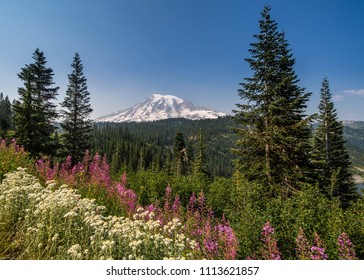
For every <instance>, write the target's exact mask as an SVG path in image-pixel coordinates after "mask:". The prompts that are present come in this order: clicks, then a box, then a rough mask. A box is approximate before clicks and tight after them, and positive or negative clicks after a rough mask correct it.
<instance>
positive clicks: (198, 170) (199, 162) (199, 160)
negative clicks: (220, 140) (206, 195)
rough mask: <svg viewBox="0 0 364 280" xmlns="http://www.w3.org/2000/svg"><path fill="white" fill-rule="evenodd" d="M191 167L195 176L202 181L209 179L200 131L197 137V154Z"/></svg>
mask: <svg viewBox="0 0 364 280" xmlns="http://www.w3.org/2000/svg"><path fill="white" fill-rule="evenodd" d="M193 167H194V169H193V173H194V175H195V176H197V177H199V178H200V179H201V180H203V181H207V180H208V179H209V175H210V174H209V172H208V171H207V160H206V151H205V143H204V138H203V134H202V130H200V133H199V136H198V146H197V153H196V156H195V161H194V166H193Z"/></svg>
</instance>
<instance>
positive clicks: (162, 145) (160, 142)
mask: <svg viewBox="0 0 364 280" xmlns="http://www.w3.org/2000/svg"><path fill="white" fill-rule="evenodd" d="M234 125H235V124H234V122H233V120H232V119H231V117H224V118H218V119H216V120H213V119H212V120H199V121H191V120H187V119H169V120H163V121H156V122H145V123H96V124H95V127H94V138H93V139H94V140H93V141H94V150H95V151H97V152H99V153H100V154H106V155H107V157H108V159H109V161H110V162H111V166H112V169H113V170H114V171H117V170H119V169H120V168H127V169H128V170H130V171H136V170H144V169H149V168H152V169H154V170H164V171H167V172H169V171H171V165H172V161H173V147H174V141H175V136H176V134H177V132H180V133H182V135H183V137H184V140H185V146H186V147H185V149H186V151H187V154H188V157H189V158H188V161H189V162H190V164H192V162H193V161H194V158H195V156H196V154H197V152H198V144H199V136H200V134H201V135H202V137H203V145H204V147H205V156H206V165H207V171H208V173H209V174H210V175H211V176H214V177H215V176H224V177H230V176H231V174H232V170H233V161H232V160H233V154H232V153H231V151H230V150H231V148H232V146H233V143H234V138H235V137H234V135H233V133H232V127H233V126H234Z"/></svg>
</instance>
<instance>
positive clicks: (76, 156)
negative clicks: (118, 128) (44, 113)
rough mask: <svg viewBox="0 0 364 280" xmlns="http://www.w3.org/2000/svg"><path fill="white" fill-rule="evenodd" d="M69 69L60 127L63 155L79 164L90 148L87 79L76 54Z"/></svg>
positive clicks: (90, 122) (89, 110)
mask: <svg viewBox="0 0 364 280" xmlns="http://www.w3.org/2000/svg"><path fill="white" fill-rule="evenodd" d="M71 67H72V69H73V70H72V73H71V74H69V75H68V89H67V91H66V96H65V99H64V101H63V102H62V103H61V106H62V107H63V109H62V110H61V113H62V117H63V122H62V123H61V127H62V129H63V145H64V153H65V155H70V156H71V157H72V160H73V161H74V162H79V161H81V160H82V158H83V155H84V153H85V151H86V150H88V149H90V147H91V137H92V121H91V119H90V114H91V113H92V108H91V104H90V93H89V92H88V90H87V84H86V82H87V79H86V77H85V76H84V74H83V65H82V62H81V58H80V56H79V54H78V53H76V54H75V56H74V58H73V62H72V64H71Z"/></svg>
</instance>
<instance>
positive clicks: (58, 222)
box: [0, 168, 196, 260]
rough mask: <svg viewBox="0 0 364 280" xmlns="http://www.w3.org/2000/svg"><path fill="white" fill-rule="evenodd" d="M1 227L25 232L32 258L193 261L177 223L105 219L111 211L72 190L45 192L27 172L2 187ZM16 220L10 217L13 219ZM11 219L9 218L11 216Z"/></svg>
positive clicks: (140, 215) (146, 217) (143, 216)
mask: <svg viewBox="0 0 364 280" xmlns="http://www.w3.org/2000/svg"><path fill="white" fill-rule="evenodd" d="M0 194H1V195H0V207H1V209H3V211H2V213H5V214H0V223H4V221H6V223H12V225H9V226H13V225H14V223H18V226H19V227H22V228H24V230H22V232H24V236H23V237H22V240H23V242H24V244H23V245H24V248H27V249H26V252H25V253H24V257H26V258H37V259H39V258H41V259H133V260H135V259H193V257H194V256H193V248H195V244H196V243H195V241H194V240H189V239H188V238H186V236H185V234H184V233H183V232H184V230H183V225H182V223H181V222H180V221H179V220H178V219H173V220H172V221H170V222H169V223H167V224H166V225H164V226H161V223H160V221H159V220H155V219H154V213H153V212H149V211H146V210H144V209H143V208H139V209H138V210H137V213H136V214H135V215H134V216H133V218H125V217H116V216H107V217H106V216H104V215H103V213H104V210H105V207H103V206H98V205H97V204H96V203H95V200H91V199H86V198H81V197H80V195H79V194H77V192H76V191H75V190H74V189H71V188H69V187H68V186H67V185H62V186H58V184H57V182H55V181H50V182H47V186H46V187H43V186H42V185H41V184H40V183H39V181H38V180H37V179H36V178H35V177H33V176H31V175H29V174H28V173H27V172H26V170H25V169H21V168H19V169H18V170H17V171H16V172H13V173H10V174H7V176H6V179H4V181H3V182H2V184H1V185H0ZM9 215H10V216H9ZM8 216H9V217H10V218H9V217H8Z"/></svg>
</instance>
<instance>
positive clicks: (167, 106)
mask: <svg viewBox="0 0 364 280" xmlns="http://www.w3.org/2000/svg"><path fill="white" fill-rule="evenodd" d="M223 116H226V114H225V113H222V112H216V111H213V110H210V109H207V108H204V107H197V106H195V105H193V104H192V103H191V102H188V101H185V100H183V99H181V98H179V97H176V96H173V95H162V94H153V95H152V96H151V97H149V98H147V99H145V100H144V101H142V102H139V103H137V104H136V105H134V106H132V107H130V108H128V109H125V110H121V111H118V112H114V113H112V114H110V115H107V116H104V117H100V118H98V119H96V120H95V121H96V122H149V121H157V120H164V119H171V118H186V119H191V120H201V119H217V118H218V117H223Z"/></svg>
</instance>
